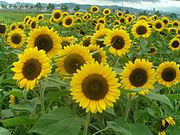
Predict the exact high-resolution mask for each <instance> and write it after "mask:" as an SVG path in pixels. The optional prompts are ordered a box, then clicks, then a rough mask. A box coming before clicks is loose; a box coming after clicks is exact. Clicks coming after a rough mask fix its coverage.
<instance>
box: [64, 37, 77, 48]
mask: <svg viewBox="0 0 180 135" xmlns="http://www.w3.org/2000/svg"><path fill="white" fill-rule="evenodd" d="M75 42H76V38H75V37H61V46H62V48H64V47H66V46H70V45H71V44H74V43H75Z"/></svg>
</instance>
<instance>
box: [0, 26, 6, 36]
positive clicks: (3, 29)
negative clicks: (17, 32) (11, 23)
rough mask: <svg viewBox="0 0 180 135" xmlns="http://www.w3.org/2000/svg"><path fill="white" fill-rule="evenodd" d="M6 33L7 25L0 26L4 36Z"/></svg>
mask: <svg viewBox="0 0 180 135" xmlns="http://www.w3.org/2000/svg"><path fill="white" fill-rule="evenodd" d="M5 32H6V26H5V25H0V33H1V34H4V33H5Z"/></svg>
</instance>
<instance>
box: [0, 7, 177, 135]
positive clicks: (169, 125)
mask: <svg viewBox="0 0 180 135" xmlns="http://www.w3.org/2000/svg"><path fill="white" fill-rule="evenodd" d="M179 64H180V21H179V20H178V19H172V18H169V17H167V16H157V15H150V16H145V15H137V14H133V13H132V14H130V13H128V14H127V13H124V12H123V11H115V12H112V11H111V10H110V9H108V8H104V9H100V8H99V7H98V6H92V7H90V9H89V10H88V11H87V12H79V11H78V12H75V13H69V12H63V11H61V10H58V9H56V10H53V11H52V13H51V14H49V15H47V14H37V15H36V14H32V15H25V16H24V17H23V19H22V20H21V21H14V22H13V21H12V22H10V21H8V20H4V21H3V19H2V18H1V20H0V118H1V119H0V126H1V127H0V135H166V134H167V135H180V84H179V82H180V65H179Z"/></svg>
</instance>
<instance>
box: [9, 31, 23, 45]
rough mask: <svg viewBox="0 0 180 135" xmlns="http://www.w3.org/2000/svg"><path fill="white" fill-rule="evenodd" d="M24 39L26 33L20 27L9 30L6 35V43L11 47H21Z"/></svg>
mask: <svg viewBox="0 0 180 135" xmlns="http://www.w3.org/2000/svg"><path fill="white" fill-rule="evenodd" d="M25 41H26V35H25V34H24V31H23V30H21V29H15V30H13V31H10V32H9V33H8V35H7V43H8V44H9V45H10V46H11V47H12V48H21V47H22V45H23V44H24V43H25Z"/></svg>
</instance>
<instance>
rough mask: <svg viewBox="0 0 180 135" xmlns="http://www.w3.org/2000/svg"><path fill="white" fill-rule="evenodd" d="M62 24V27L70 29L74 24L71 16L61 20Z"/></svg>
mask: <svg viewBox="0 0 180 135" xmlns="http://www.w3.org/2000/svg"><path fill="white" fill-rule="evenodd" d="M62 24H63V26H64V27H66V28H70V27H72V26H73V24H74V18H73V17H72V16H70V15H68V16H66V17H64V18H63V20H62Z"/></svg>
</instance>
